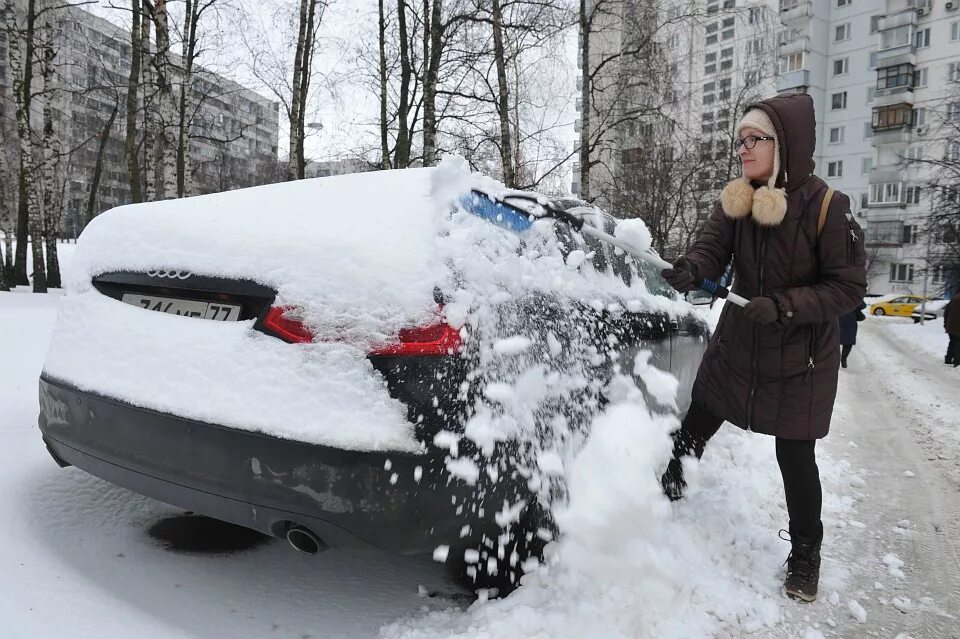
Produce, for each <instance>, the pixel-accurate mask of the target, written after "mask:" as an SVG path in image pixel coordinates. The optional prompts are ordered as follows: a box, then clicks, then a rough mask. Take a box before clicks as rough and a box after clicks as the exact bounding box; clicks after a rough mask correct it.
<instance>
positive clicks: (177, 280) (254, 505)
mask: <svg viewBox="0 0 960 639" xmlns="http://www.w3.org/2000/svg"><path fill="white" fill-rule="evenodd" d="M369 179H370V180H375V179H376V176H375V175H374V176H372V177H371V178H369ZM254 190H255V189H254ZM477 197H479V198H480V199H481V200H482V199H483V198H484V197H486V196H484V195H483V194H482V193H481V194H479V195H477V194H475V195H474V198H475V199H474V202H476V201H477V200H476V198H477ZM197 199H199V200H203V198H202V197H201V198H197ZM559 204H560V206H562V207H564V208H566V209H569V210H572V211H581V212H582V211H584V210H586V209H585V208H584V205H583V203H582V202H577V201H576V200H564V201H560V203H559ZM150 206H151V205H144V208H145V209H147V210H146V211H144V212H143V213H141V215H147V214H148V213H149V207H150ZM480 206H484V207H502V206H503V205H502V204H499V203H497V202H495V201H494V200H493V199H492V198H489V199H488V201H481V202H480ZM504 210H506V208H504ZM587 217H588V218H589V219H587V220H586V222H587V223H588V224H598V225H602V226H603V227H604V228H605V230H607V231H608V232H612V231H613V229H614V227H615V225H616V221H615V220H614V219H613V218H611V217H609V216H607V215H606V214H602V213H599V212H596V211H595V210H594V212H593V213H592V214H589V215H587ZM553 228H554V232H555V233H556V234H557V240H558V241H557V244H556V245H557V246H558V247H559V250H561V251H562V252H563V253H564V254H565V255H564V257H568V255H569V254H570V253H571V252H572V251H574V250H582V251H583V254H584V255H586V256H588V257H587V258H586V259H587V262H588V265H589V266H592V268H593V269H594V271H595V273H596V274H598V275H597V276H598V277H608V278H614V279H617V280H619V281H622V282H625V283H627V284H629V283H630V282H631V281H636V279H637V278H640V279H642V280H644V282H645V284H646V288H647V290H648V291H650V292H651V293H654V294H656V295H659V296H663V298H664V299H665V300H666V298H669V299H670V300H671V303H673V304H681V303H682V302H680V301H679V300H677V299H675V297H674V294H673V293H672V292H671V291H670V289H669V287H668V286H667V285H666V284H665V283H664V282H663V281H662V280H661V279H660V277H659V274H658V273H656V272H655V271H653V270H651V269H648V268H645V267H643V266H638V265H637V264H634V263H632V261H631V260H629V259H627V257H626V256H624V255H623V254H622V252H619V251H614V250H613V249H610V248H608V247H606V246H604V245H602V244H600V243H598V242H597V241H596V240H593V239H591V238H589V237H584V236H582V235H581V234H579V233H577V232H575V231H573V230H572V229H571V228H570V227H569V226H566V225H564V224H562V223H560V222H557V223H555V224H554V227H553ZM502 232H503V233H510V232H511V231H509V230H506V229H503V230H502ZM82 248H83V243H82V241H81V249H82ZM79 250H80V249H78V251H79ZM618 253H619V254H618ZM178 269H180V270H178ZM91 283H92V290H90V291H89V292H87V293H85V295H88V296H94V297H95V296H104V297H105V298H113V300H116V301H120V302H126V303H127V305H133V306H139V307H141V308H140V309H132V310H128V311H124V312H126V313H127V315H128V316H129V317H131V318H133V317H135V316H136V317H142V318H147V317H148V314H149V313H151V312H153V311H161V312H163V311H166V312H167V313H177V314H181V315H187V316H188V317H178V318H171V319H170V321H171V322H172V321H176V322H200V323H201V324H194V325H196V326H201V325H203V326H205V327H206V328H205V330H213V329H212V328H211V325H210V324H202V323H204V322H210V321H211V320H217V319H221V320H224V322H225V323H226V322H229V321H233V320H236V321H239V322H244V321H246V322H248V323H250V328H249V331H250V332H251V333H257V334H259V335H260V337H259V338H258V339H260V340H263V339H266V340H267V342H268V346H269V348H271V349H297V348H298V347H299V346H300V343H302V342H310V341H311V340H313V339H314V335H313V334H312V333H311V331H310V329H309V328H308V327H307V326H306V325H304V323H302V322H301V321H298V319H296V318H295V317H291V316H290V314H289V313H288V312H287V309H285V308H284V307H282V306H278V305H277V304H276V301H277V300H276V298H277V291H276V290H275V288H273V287H271V286H267V285H265V284H263V283H262V282H256V281H252V280H251V279H250V278H247V277H236V278H233V277H224V276H223V275H222V274H218V275H210V274H203V273H195V272H188V271H186V270H185V269H183V268H182V266H181V265H180V264H177V263H174V264H169V265H165V264H158V265H157V269H153V270H149V271H147V272H143V271H140V270H111V271H109V272H100V273H96V274H94V275H92V282H91ZM447 294H448V291H445V290H443V288H442V286H441V283H438V284H437V288H436V289H435V291H434V295H435V302H436V303H437V304H438V306H439V307H442V305H443V304H444V303H445V300H446V296H447ZM69 299H70V293H68V295H67V297H66V299H65V304H67V303H68V302H69ZM168 302H169V303H168ZM174 302H176V303H174ZM111 304H115V303H114V302H111ZM570 304H571V301H570V300H565V299H563V296H562V295H552V294H543V293H539V294H531V295H529V296H524V297H522V298H516V299H510V300H506V301H500V302H498V307H499V308H509V312H508V313H505V315H504V316H505V317H509V318H510V319H509V321H513V322H516V321H518V318H519V321H522V322H528V323H529V324H528V325H530V326H538V327H546V326H554V327H555V328H556V331H554V332H555V333H556V334H558V335H563V333H564V325H565V323H566V324H569V322H570V321H572V320H571V317H570V311H569V309H570ZM576 304H577V307H578V308H579V309H580V311H579V313H580V314H579V319H578V320H576V321H578V322H581V324H582V323H583V322H584V321H587V322H588V323H589V324H590V326H591V328H590V331H589V333H590V335H589V339H590V340H593V341H594V342H595V343H597V344H602V345H603V346H604V348H606V349H608V350H609V349H611V348H612V349H614V350H616V351H617V352H618V353H619V355H618V357H619V358H620V361H621V362H623V361H629V358H630V357H631V356H632V354H633V353H635V352H637V351H638V350H639V349H647V350H650V351H652V352H653V356H652V359H651V363H652V364H654V365H655V366H657V367H659V368H661V369H663V370H666V371H670V372H672V373H673V374H674V375H675V376H676V377H677V378H678V379H679V381H680V392H679V393H678V396H679V398H685V397H689V388H690V386H691V385H692V382H693V377H694V374H695V372H696V369H697V366H698V364H699V361H700V357H701V355H702V352H703V349H704V347H705V344H706V337H707V328H706V326H705V325H704V323H703V322H702V321H701V320H699V319H697V318H696V317H695V316H694V315H693V314H692V313H688V314H687V315H685V316H683V315H680V316H678V315H677V314H672V315H668V314H666V313H661V312H651V311H649V310H639V309H636V308H634V310H633V311H631V310H629V308H630V306H631V305H630V304H626V303H625V304H624V305H623V306H622V307H621V311H620V312H612V311H611V310H610V309H608V308H601V309H598V308H594V307H590V306H589V305H583V304H579V303H576ZM111 308H114V307H111ZM123 308H127V307H123ZM193 308H196V309H199V310H197V311H195V312H194V311H190V310H189V309H193ZM133 313H135V314H136V315H133ZM141 313H142V315H140V314H141ZM191 315H192V316H191ZM584 318H587V319H586V320H585V319H584ZM191 326H193V325H191ZM224 330H226V329H224ZM464 334H465V333H463V332H461V331H458V330H455V329H453V328H451V327H450V326H448V325H446V324H443V323H439V324H436V325H433V326H427V327H420V328H416V329H409V330H405V331H401V333H400V335H399V336H398V339H396V340H394V341H393V342H391V343H390V344H388V345H386V346H383V347H380V348H378V349H376V350H375V351H374V352H371V353H369V355H368V361H369V362H370V363H371V364H372V367H373V368H374V369H375V370H376V371H378V372H379V373H380V374H381V375H382V376H383V378H384V379H385V380H386V383H387V387H388V388H389V394H390V396H391V397H393V398H395V399H397V400H399V401H400V402H402V404H403V405H404V406H405V407H406V411H407V417H408V419H409V421H410V423H411V424H413V425H414V433H415V436H416V438H417V440H418V441H419V442H420V443H421V445H422V450H421V451H418V452H411V451H397V450H349V449H345V448H341V447H337V446H331V445H318V444H315V443H305V442H303V441H297V440H295V439H290V438H285V437H281V436H277V435H275V434H266V433H264V432H257V429H256V428H251V429H241V428H236V427H233V426H230V425H224V424H221V423H217V420H216V419H208V420H200V419H194V418H188V417H184V416H182V415H181V414H178V412H177V411H176V410H157V409H152V408H150V407H145V406H143V405H135V403H134V402H131V401H128V400H125V399H120V398H118V397H116V396H111V393H110V392H109V391H104V390H102V389H98V388H91V384H88V383H86V381H85V380H84V379H63V378H61V377H59V376H58V375H56V374H55V373H54V372H53V371H51V370H47V368H45V370H44V373H43V375H42V377H41V379H40V417H39V426H40V431H41V433H42V435H43V441H44V442H45V443H46V445H47V448H48V450H49V452H50V454H51V455H52V457H53V458H54V460H55V461H56V462H57V463H58V464H60V465H61V466H69V465H72V466H76V467H78V468H80V469H82V470H84V471H86V472H88V473H90V474H93V475H95V476H97V477H100V478H102V479H104V480H106V481H109V482H111V483H114V484H117V485H119V486H123V487H125V488H128V489H130V490H133V491H135V492H137V493H140V494H142V495H146V496H149V497H152V498H155V499H158V500H160V501H163V502H166V503H168V504H171V505H174V506H177V507H181V508H184V509H187V510H190V511H194V512H196V513H200V514H203V515H207V516H210V517H213V518H216V519H219V520H223V521H227V522H232V523H235V524H239V525H242V526H246V527H249V528H251V529H255V530H258V531H260V532H262V533H265V534H268V535H273V536H276V537H286V538H287V539H288V540H289V542H290V543H291V544H292V545H293V546H294V547H296V548H297V549H299V550H302V551H306V552H316V551H318V550H321V549H323V548H325V547H328V546H329V547H345V546H365V547H369V546H373V547H376V548H380V549H385V550H388V551H394V552H398V553H406V554H413V553H430V552H433V551H434V550H435V549H436V548H437V547H438V546H444V545H446V546H450V547H452V548H454V549H460V548H465V547H469V546H471V545H476V544H478V543H481V541H482V539H483V537H484V535H487V536H488V538H489V535H490V534H491V530H490V529H491V526H492V524H490V522H488V521H479V520H484V519H485V520H489V519H490V517H489V515H490V514H492V513H487V516H486V517H485V518H484V517H480V516H479V515H478V514H476V513H474V514H473V515H471V516H473V517H474V519H476V520H478V521H476V522H475V523H474V525H472V526H471V527H470V528H469V530H470V532H469V534H466V535H464V532H463V531H464V525H465V524H464V521H465V516H466V515H467V514H465V513H464V512H462V510H463V509H460V510H461V512H458V509H457V508H456V507H455V506H454V505H455V504H457V503H460V504H464V503H469V502H470V500H471V499H474V500H475V499H476V491H475V487H473V486H470V485H469V484H467V483H466V482H463V481H461V480H459V479H457V478H455V477H451V476H450V474H449V473H448V470H447V467H446V460H447V458H448V457H449V455H450V451H449V450H448V447H444V446H437V445H435V443H434V440H435V438H436V435H437V433H439V432H445V433H450V432H453V433H457V432H461V431H462V429H463V424H464V422H465V420H466V419H468V418H469V416H470V414H471V413H472V411H473V409H474V404H475V402H476V401H478V399H477V398H478V395H477V392H482V380H479V381H478V380H474V381H475V382H476V383H475V384H474V388H475V389H476V388H479V389H480V390H479V391H477V390H472V391H467V392H465V391H464V382H465V380H467V379H468V377H470V376H471V372H472V371H473V372H475V371H476V369H477V358H476V352H474V349H473V346H472V345H471V344H473V342H471V341H470V340H464V339H462V336H463V335H464ZM266 336H269V339H267V337H266ZM270 339H275V341H270ZM611 345H612V346H611ZM198 346H199V344H198ZM122 347H123V345H122V344H113V343H109V342H108V346H106V347H105V348H116V349H120V350H118V351H116V352H112V353H111V354H110V357H111V358H112V359H113V360H117V359H119V360H121V361H122V358H123V357H125V356H126V355H125V354H124V353H123V352H122ZM565 347H566V346H565ZM57 348H58V346H57V343H56V341H55V343H54V346H53V349H57ZM136 356H137V355H136V354H135V353H133V352H131V353H129V357H136ZM153 356H154V357H159V358H163V357H167V355H166V354H165V353H163V352H159V353H155V354H154V355H153ZM170 358H171V359H170V361H168V362H166V364H165V365H168V366H169V367H170V368H171V374H172V375H176V366H177V364H176V361H175V356H174V355H170ZM48 361H49V360H48ZM609 361H610V359H609V358H608V359H607V360H605V362H609ZM89 365H90V366H91V367H96V366H97V362H95V361H93V362H89ZM595 373H596V375H598V376H600V377H603V376H608V375H609V374H611V371H610V370H609V366H607V364H602V365H599V366H597V367H596V369H595ZM601 405H602V397H601V401H600V403H599V404H597V403H594V404H593V405H589V406H588V408H587V409H586V410H587V412H595V411H596V410H598V409H599V407H600V406H601ZM581 408H582V406H581ZM679 408H680V410H681V411H684V410H685V409H686V406H680V407H679ZM345 426H346V425H345ZM461 454H462V453H461ZM508 474H509V473H508ZM514 479H515V480H516V482H515V483H516V484H517V485H511V484H510V482H500V483H499V484H498V487H497V488H496V490H497V491H500V492H501V493H502V494H508V493H509V494H512V495H519V494H521V493H522V492H523V491H524V490H526V488H525V487H524V486H523V485H522V484H524V482H523V481H522V480H521V479H522V478H519V477H516V476H515V477H514ZM487 499H488V501H490V502H491V503H492V501H493V500H492V494H490V495H487ZM530 503H531V506H530V508H529V510H530V513H528V514H525V515H524V516H521V517H520V518H519V521H518V522H517V523H516V524H515V525H516V526H526V527H527V528H529V527H530V526H537V525H541V524H542V523H543V522H542V515H541V514H540V513H535V512H534V510H535V508H534V506H533V504H534V503H535V502H534V501H533V500H531V501H530ZM490 510H492V509H490ZM527 537H528V540H529V535H527ZM455 554H456V553H455V552H451V556H453V555H455Z"/></svg>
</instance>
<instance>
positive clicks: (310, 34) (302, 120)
mask: <svg viewBox="0 0 960 639" xmlns="http://www.w3.org/2000/svg"><path fill="white" fill-rule="evenodd" d="M317 2H318V0H309V7H308V10H307V28H306V35H307V37H306V40H305V41H304V47H303V64H302V65H301V66H300V108H299V109H298V117H299V120H298V121H297V130H298V131H299V132H300V144H298V145H297V175H299V176H300V178H301V179H303V178H304V177H306V170H307V158H306V155H305V151H304V146H303V145H304V138H306V117H307V98H308V97H309V95H310V79H311V76H312V75H313V47H314V46H315V43H316V16H317Z"/></svg>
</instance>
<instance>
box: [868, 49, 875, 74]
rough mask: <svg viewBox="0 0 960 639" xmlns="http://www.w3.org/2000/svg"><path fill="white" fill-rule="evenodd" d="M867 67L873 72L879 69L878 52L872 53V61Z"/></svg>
mask: <svg viewBox="0 0 960 639" xmlns="http://www.w3.org/2000/svg"><path fill="white" fill-rule="evenodd" d="M867 67H868V68H869V69H870V70H871V71H872V70H873V69H876V68H877V52H876V51H871V52H870V60H869V61H868V62H867Z"/></svg>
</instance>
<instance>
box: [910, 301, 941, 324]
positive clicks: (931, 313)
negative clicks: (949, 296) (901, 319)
mask: <svg viewBox="0 0 960 639" xmlns="http://www.w3.org/2000/svg"><path fill="white" fill-rule="evenodd" d="M949 303H950V300H927V303H926V304H923V303H922V302H921V303H920V304H919V305H918V306H917V307H916V308H915V309H913V312H912V313H910V317H911V318H912V319H913V322H914V323H915V324H917V323H919V322H920V315H921V311H923V313H922V315H923V317H924V320H925V321H930V320H934V319H937V318H939V317H943V309H945V308H946V307H947V304H949Z"/></svg>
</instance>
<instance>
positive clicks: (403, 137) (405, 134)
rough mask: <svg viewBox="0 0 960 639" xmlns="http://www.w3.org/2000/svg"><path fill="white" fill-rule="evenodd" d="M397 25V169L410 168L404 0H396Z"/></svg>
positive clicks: (408, 41)
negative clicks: (398, 100)
mask: <svg viewBox="0 0 960 639" xmlns="http://www.w3.org/2000/svg"><path fill="white" fill-rule="evenodd" d="M397 24H398V26H399V28H400V104H399V106H398V108H397V148H396V149H395V151H394V156H395V160H394V163H393V165H394V166H395V167H397V168H399V169H403V168H406V167H408V166H410V129H409V122H408V121H407V118H408V117H409V111H410V80H411V78H412V77H413V68H412V67H411V65H410V51H409V50H408V49H409V44H410V39H409V36H408V34H407V11H406V0H397Z"/></svg>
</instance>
